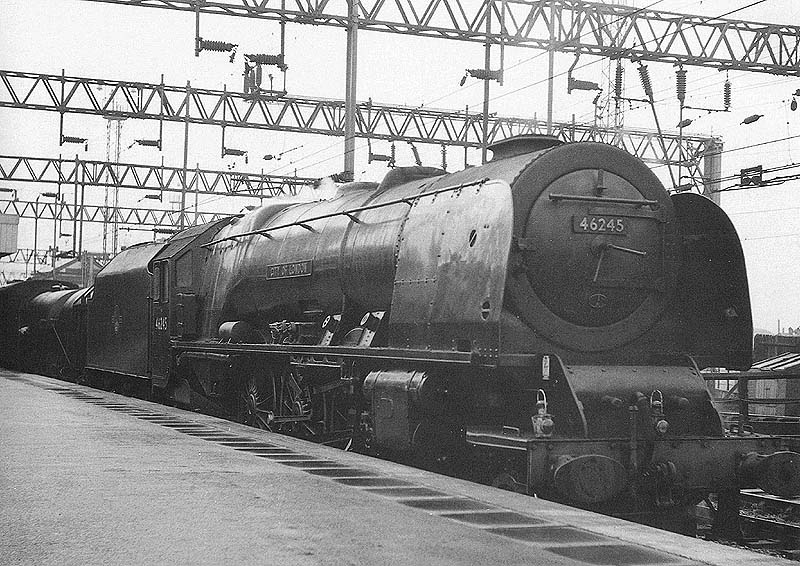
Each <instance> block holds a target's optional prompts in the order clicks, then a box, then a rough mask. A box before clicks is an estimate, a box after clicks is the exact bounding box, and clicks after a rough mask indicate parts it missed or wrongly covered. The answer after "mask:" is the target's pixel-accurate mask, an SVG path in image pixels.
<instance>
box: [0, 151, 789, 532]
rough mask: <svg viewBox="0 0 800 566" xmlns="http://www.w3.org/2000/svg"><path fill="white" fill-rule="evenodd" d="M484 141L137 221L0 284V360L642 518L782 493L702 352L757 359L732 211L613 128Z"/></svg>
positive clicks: (775, 450) (675, 516)
mask: <svg viewBox="0 0 800 566" xmlns="http://www.w3.org/2000/svg"><path fill="white" fill-rule="evenodd" d="M491 149H492V152H493V159H492V160H491V161H490V162H488V163H487V164H485V165H483V166H480V167H472V168H468V169H466V170H464V171H460V172H457V173H451V174H448V173H446V172H445V171H442V170H439V169H434V168H428V167H408V168H396V169H393V170H392V171H390V172H389V173H388V174H387V175H386V177H385V178H384V179H383V181H382V182H381V183H380V184H378V183H364V182H356V183H348V184H345V185H342V186H341V187H339V189H338V191H337V194H336V196H335V198H333V199H330V200H324V201H319V202H311V203H303V204H291V205H287V204H273V205H267V206H264V207H261V208H258V209H256V210H254V211H252V212H250V213H249V214H246V215H244V216H239V217H233V218H228V219H224V220H220V221H217V222H214V223H211V224H207V225H202V226H195V227H192V228H189V229H188V230H185V231H183V232H181V233H178V234H176V235H175V236H174V237H172V238H171V239H169V241H167V242H166V243H147V244H141V245H137V246H133V247H131V248H128V249H126V250H124V251H123V252H121V253H120V254H119V255H118V256H116V257H115V258H114V259H113V260H112V261H111V262H110V263H109V264H108V265H107V266H106V267H105V268H104V269H103V270H102V271H101V272H100V273H99V274H98V276H97V279H96V282H95V285H94V287H93V288H91V289H66V288H59V289H56V290H43V289H42V288H41V283H34V284H33V285H34V286H35V287H36V288H35V289H34V288H26V285H30V284H25V283H23V284H18V285H16V286H11V287H7V288H6V289H5V290H3V291H2V292H0V308H1V309H2V311H3V312H4V313H6V315H7V316H6V319H5V327H4V328H2V329H0V333H2V335H3V336H2V337H1V338H0V340H2V341H3V343H4V344H3V349H2V350H3V355H4V357H5V360H4V362H5V363H6V365H11V366H16V367H22V368H26V367H27V368H30V367H31V366H30V364H31V363H32V360H33V359H34V357H33V356H32V352H34V351H36V352H37V353H38V354H39V358H40V359H44V360H45V361H44V362H40V365H39V367H37V368H36V369H37V370H38V371H42V372H45V373H47V372H50V373H58V374H60V375H65V376H67V377H70V378H75V379H83V380H90V381H94V382H99V383H103V384H105V386H108V387H112V386H117V385H119V384H120V383H124V384H125V386H126V387H129V388H134V387H140V388H142V389H144V390H146V391H147V392H149V393H150V394H152V395H153V396H156V397H159V398H165V399H169V400H171V401H172V402H175V403H178V404H179V405H182V406H185V407H190V408H196V409H202V410H206V411H211V412H215V413H219V414H224V415H228V416H232V417H233V418H236V419H237V420H240V421H242V422H245V423H248V424H251V425H253V426H257V427H260V428H264V429H269V430H273V431H279V432H285V433H289V434H295V435H301V436H304V437H307V438H310V439H314V440H317V441H320V442H326V443H330V444H340V445H348V446H351V447H354V448H357V449H360V450H363V451H365V452H368V453H374V454H378V455H382V456H385V457H390V458H395V459H400V460H403V461H411V462H414V463H419V464H422V465H425V466H428V467H431V468H434V469H439V470H442V471H445V472H447V473H454V474H459V475H466V476H468V477H472V478H474V479H478V480H481V481H485V482H488V483H492V484H494V485H496V486H499V487H502V488H505V489H511V490H515V491H520V492H526V493H531V494H537V495H540V496H543V497H548V498H552V499H557V500H561V501H566V502H568V503H571V504H574V505H581V506H585V507H591V508H594V509H599V510H601V511H605V512H611V513H615V514H618V515H622V516H629V517H635V518H637V519H638V520H645V521H650V522H659V523H660V524H664V523H665V522H669V521H683V520H684V513H685V511H686V510H687V509H688V508H690V507H691V506H693V505H694V504H695V503H697V502H698V501H701V500H703V499H707V498H708V496H709V494H716V505H717V522H716V525H715V527H716V528H717V529H718V530H720V531H724V530H725V529H728V531H730V530H731V528H732V529H733V530H735V522H736V520H737V518H738V490H739V489H740V488H743V487H751V486H756V485H757V486H759V487H761V488H762V489H764V490H765V491H768V492H770V493H774V494H779V495H796V494H798V493H800V454H797V453H794V452H790V451H787V450H786V445H785V444H784V441H783V440H782V439H781V438H780V437H772V436H760V435H749V436H747V435H738V436H729V435H727V434H726V432H725V430H724V429H723V426H722V422H721V420H720V417H719V415H718V413H717V412H716V410H715V409H714V407H713V406H712V403H711V398H710V395H709V393H708V390H707V388H706V386H705V382H704V380H703V378H702V376H701V374H700V371H699V369H698V368H699V367H708V366H723V367H727V368H732V369H736V368H740V369H745V368H748V367H749V365H750V363H751V355H752V320H751V313H750V302H749V293H748V287H747V276H746V271H745V264H744V258H743V254H742V249H741V245H740V243H739V240H738V237H737V235H736V232H735V230H734V228H733V226H732V224H731V222H730V221H729V219H728V218H727V217H726V215H725V214H724V213H723V212H722V211H721V210H720V209H719V208H718V207H717V206H716V205H715V204H713V203H712V202H711V201H710V200H708V199H706V198H704V197H701V196H698V195H695V194H689V193H683V194H675V195H671V196H670V194H669V193H668V192H667V191H666V190H665V189H664V187H663V186H662V184H661V183H660V182H659V180H658V179H657V177H656V176H655V175H654V174H653V173H652V172H651V171H650V170H649V169H648V168H647V167H646V165H644V164H643V163H642V162H641V161H639V160H638V159H636V158H635V157H633V156H631V155H629V154H628V153H626V152H624V151H622V150H619V149H617V148H614V147H612V146H609V145H604V144H599V143H561V142H560V141H558V140H556V139H555V138H551V137H547V136H519V137H515V138H510V139H507V140H504V141H502V142H499V143H497V144H495V145H494V146H493V147H492V148H491ZM115 384H116V385H115ZM732 524H734V526H733V527H731V525H732Z"/></svg>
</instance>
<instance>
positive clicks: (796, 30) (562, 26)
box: [84, 0, 800, 76]
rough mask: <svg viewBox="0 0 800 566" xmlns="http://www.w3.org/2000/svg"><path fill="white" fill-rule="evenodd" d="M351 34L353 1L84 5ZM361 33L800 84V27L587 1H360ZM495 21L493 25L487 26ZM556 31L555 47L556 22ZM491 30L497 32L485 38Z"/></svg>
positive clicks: (154, 0) (145, 0)
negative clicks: (679, 66) (798, 79)
mask: <svg viewBox="0 0 800 566" xmlns="http://www.w3.org/2000/svg"><path fill="white" fill-rule="evenodd" d="M84 1H88V2H102V3H107V4H119V5H126V6H137V7H149V8H164V9H171V10H181V11H187V12H195V11H196V10H197V11H199V12H201V13H204V14H218V15H229V16H241V17H247V18H261V19H267V20H275V21H283V22H287V23H296V24H312V25H317V26H319V25H324V26H336V27H340V28H347V27H348V26H349V25H350V23H349V20H348V5H349V0H305V1H303V2H291V3H287V2H285V0H84ZM354 1H355V4H356V6H355V8H356V13H357V15H358V24H357V25H358V29H360V30H370V31H379V32H389V33H399V34H406V35H419V36H425V37H438V38H443V39H451V40H460V41H470V42H477V43H486V42H487V40H488V41H489V42H490V43H492V44H495V45H499V44H501V43H503V44H505V45H507V46H518V47H532V48H536V49H550V48H551V45H552V48H553V49H555V50H556V51H561V52H566V53H582V54H587V55H598V56H601V57H610V58H626V59H639V60H644V61H659V62H663V63H670V64H674V63H683V64H684V65H695V66H702V67H712V68H716V69H731V70H740V71H751V72H758V73H771V74H775V75H786V76H800V26H798V25H785V24H768V23H760V22H749V21H742V20H731V19H722V18H714V17H708V16H696V15H689V14H680V13H674V12H666V11H662V10H653V9H637V8H634V7H631V6H620V5H613V4H603V3H599V2H584V1H582V0H480V1H475V0H393V1H392V2H386V1H385V0H354ZM487 19H490V20H491V22H492V23H491V25H490V26H487ZM551 19H552V21H553V23H554V26H553V28H554V30H555V35H554V38H553V39H554V41H551V37H550V22H551ZM487 27H488V29H490V30H494V31H489V32H487Z"/></svg>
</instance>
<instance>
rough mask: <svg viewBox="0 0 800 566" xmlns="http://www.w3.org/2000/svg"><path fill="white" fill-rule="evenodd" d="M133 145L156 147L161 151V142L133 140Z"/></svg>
mask: <svg viewBox="0 0 800 566" xmlns="http://www.w3.org/2000/svg"><path fill="white" fill-rule="evenodd" d="M133 141H134V143H136V144H137V145H142V146H144V147H157V148H159V149H161V140H144V139H143V140H133Z"/></svg>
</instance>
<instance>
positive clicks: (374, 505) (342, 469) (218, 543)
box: [0, 370, 791, 566]
mask: <svg viewBox="0 0 800 566" xmlns="http://www.w3.org/2000/svg"><path fill="white" fill-rule="evenodd" d="M0 563H2V564H5V565H17V564H37V565H46V564H58V565H59V566H63V565H69V564H81V565H83V564H116V565H123V564H137V565H139V564H241V563H250V564H267V565H281V566H291V565H320V564H336V565H370V566H376V565H414V566H419V565H433V566H439V565H462V564H465V565H470V566H473V565H482V564H492V565H495V564H502V565H504V566H511V565H522V564H525V565H527V566H537V565H564V566H572V565H586V564H597V565H604V564H614V565H695V564H706V565H719V566H727V565H730V564H737V565H739V566H755V565H759V566H761V565H767V564H781V563H785V564H787V565H788V564H791V562H788V561H783V560H781V559H779V558H775V557H773V556H767V555H762V554H756V553H753V552H750V551H746V550H741V549H737V548H731V547H727V546H722V545H718V544H714V543H710V542H705V541H702V540H697V539H693V538H689V537H684V536H681V535H677V534H673V533H668V532H663V531H659V530H656V529H653V528H650V527H646V526H643V525H638V524H634V523H629V522H626V521H622V520H618V519H614V518H610V517H605V516H601V515H597V514H594V513H590V512H587V511H582V510H577V509H573V508H570V507H566V506H563V505H559V504H556V503H552V502H548V501H543V500H539V499H535V498H531V497H527V496H522V495H519V494H514V493H510V492H504V491H500V490H496V489H493V488H490V487H485V486H480V485H476V484H472V483H469V482H465V481H461V480H456V479H452V478H447V477H442V476H439V475H436V474H432V473H428V472H425V471H421V470H417V469H414V468H410V467H406V466H403V465H399V464H395V463H391V462H385V461H379V460H375V459H372V458H368V457H365V456H361V455H358V454H353V453H349V452H344V451H341V450H337V449H333V448H329V447H325V446H320V445H317V444H311V443H308V442H305V441H302V440H298V439H294V438H289V437H285V436H279V435H275V434H271V433H269V432H264V431H259V430H255V429H251V428H248V427H245V426H241V425H238V424H235V423H231V422H228V421H224V420H220V419H216V418H213V417H209V416H205V415H200V414H196V413H192V412H187V411H182V410H179V409H174V408H170V407H165V406H161V405H156V404H153V403H148V402H145V401H141V400H137V399H131V398H127V397H122V396H119V395H115V394H112V393H108V392H103V391H98V390H94V389H89V388H86V387H82V386H79V385H74V384H70V383H65V382H61V381H57V380H53V379H48V378H44V377H40V376H34V375H30V374H18V373H13V372H9V371H5V370H0Z"/></svg>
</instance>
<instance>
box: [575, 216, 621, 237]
mask: <svg viewBox="0 0 800 566" xmlns="http://www.w3.org/2000/svg"><path fill="white" fill-rule="evenodd" d="M627 221H628V219H627V218H622V217H620V216H593V215H589V214H587V215H583V216H573V217H572V231H573V232H575V233H576V234H627V233H628V224H627Z"/></svg>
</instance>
